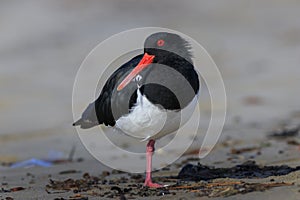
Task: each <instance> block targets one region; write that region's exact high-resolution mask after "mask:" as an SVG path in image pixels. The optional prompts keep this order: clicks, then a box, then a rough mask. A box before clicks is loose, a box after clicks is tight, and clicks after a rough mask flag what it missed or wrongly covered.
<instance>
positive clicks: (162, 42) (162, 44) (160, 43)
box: [157, 40, 165, 47]
mask: <svg viewBox="0 0 300 200" xmlns="http://www.w3.org/2000/svg"><path fill="white" fill-rule="evenodd" d="M164 44H165V41H164V40H158V41H157V46H159V47H161V46H164Z"/></svg>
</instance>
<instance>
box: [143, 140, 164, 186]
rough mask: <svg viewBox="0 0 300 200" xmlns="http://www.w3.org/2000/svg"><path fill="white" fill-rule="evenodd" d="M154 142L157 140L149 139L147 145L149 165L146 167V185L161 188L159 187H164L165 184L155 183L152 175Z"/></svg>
mask: <svg viewBox="0 0 300 200" xmlns="http://www.w3.org/2000/svg"><path fill="white" fill-rule="evenodd" d="M154 144H155V140H149V142H148V144H147V147H146V159H147V167H146V179H145V183H144V186H147V187H151V188H159V187H163V185H160V184H157V183H153V182H152V176H151V171H152V155H153V152H154Z"/></svg>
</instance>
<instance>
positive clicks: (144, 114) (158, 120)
mask: <svg viewBox="0 0 300 200" xmlns="http://www.w3.org/2000/svg"><path fill="white" fill-rule="evenodd" d="M195 100H196V101H195ZM195 100H193V102H194V103H190V105H188V106H187V107H186V108H185V109H183V110H181V111H167V110H164V109H161V108H159V107H158V106H156V105H154V104H152V103H151V102H150V101H149V100H148V99H147V98H146V97H145V96H143V95H142V94H141V93H140V91H139V90H138V97H137V103H136V105H135V106H134V107H133V108H132V111H131V112H130V113H129V114H128V115H125V116H123V117H121V118H119V119H118V120H117V121H116V128H118V129H120V130H121V131H122V132H124V133H125V134H126V135H129V136H132V137H134V138H137V139H140V140H148V139H158V138H161V137H163V136H165V135H167V134H169V133H172V132H174V131H176V130H177V129H178V128H179V127H180V125H183V124H184V123H185V122H186V121H187V120H188V119H189V117H190V116H191V114H192V113H193V111H194V108H195V105H196V103H197V98H196V97H195Z"/></svg>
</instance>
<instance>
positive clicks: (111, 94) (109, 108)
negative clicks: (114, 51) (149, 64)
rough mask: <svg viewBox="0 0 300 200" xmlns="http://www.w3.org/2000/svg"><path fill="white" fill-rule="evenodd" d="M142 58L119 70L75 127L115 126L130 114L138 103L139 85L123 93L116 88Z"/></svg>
mask: <svg viewBox="0 0 300 200" xmlns="http://www.w3.org/2000/svg"><path fill="white" fill-rule="evenodd" d="M142 57H143V55H138V56H136V57H134V58H133V59H131V60H130V61H128V62H127V63H125V64H123V65H122V66H121V67H120V68H118V69H117V70H116V71H115V72H114V73H113V74H112V75H111V76H110V77H109V78H108V80H107V81H106V83H105V84H104V86H103V88H102V91H101V93H100V95H99V97H98V98H97V99H96V100H95V101H94V102H93V103H91V104H89V106H88V107H87V108H86V110H85V111H84V112H83V114H82V116H81V119H79V120H78V121H77V122H75V123H74V124H73V125H74V126H77V125H80V126H81V128H91V127H93V126H96V125H99V124H104V125H106V126H114V125H115V123H116V120H117V119H118V118H120V117H121V116H122V115H125V114H128V113H129V111H130V109H131V107H132V106H133V105H134V104H135V103H136V96H137V95H136V90H137V84H135V83H130V84H128V85H127V86H126V87H125V88H124V89H122V90H121V91H117V90H116V88H117V86H118V84H120V83H121V81H122V80H123V79H124V78H125V77H126V76H127V75H128V74H129V73H130V72H131V70H132V69H133V68H134V67H135V66H136V65H137V64H138V63H139V61H140V60H141V59H142Z"/></svg>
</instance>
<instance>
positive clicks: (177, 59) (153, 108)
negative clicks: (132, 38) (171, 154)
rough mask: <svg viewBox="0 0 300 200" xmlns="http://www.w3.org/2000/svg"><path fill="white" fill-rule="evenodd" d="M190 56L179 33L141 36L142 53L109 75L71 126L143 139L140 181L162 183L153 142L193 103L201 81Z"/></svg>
mask: <svg viewBox="0 0 300 200" xmlns="http://www.w3.org/2000/svg"><path fill="white" fill-rule="evenodd" d="M192 58H193V53H192V48H191V44H190V43H189V42H188V41H187V40H186V39H184V38H183V37H181V36H179V35H178V34H175V33H170V32H156V33H152V34H151V35H149V36H148V37H147V38H146V39H145V41H144V48H143V53H142V54H140V55H137V56H135V57H133V58H132V59H131V60H129V61H128V62H126V63H125V64H123V65H121V66H120V67H119V68H118V69H117V70H116V71H114V72H113V73H112V74H111V75H110V77H109V78H108V79H107V81H106V83H105V84H104V86H103V88H102V91H101V93H100V95H99V97H98V98H97V99H96V100H95V101H94V102H92V103H90V104H89V105H88V106H87V108H86V109H85V111H84V112H83V113H82V116H81V118H80V119H79V120H77V121H76V122H74V123H73V126H80V128H82V129H88V128H92V127H94V126H99V125H101V126H107V127H111V128H114V129H118V130H121V131H122V132H123V133H125V134H126V135H129V136H130V137H133V138H135V139H138V140H141V141H146V142H147V145H146V177H145V182H144V186H146V187H151V188H159V187H164V185H161V184H158V183H154V182H153V181H152V173H151V172H152V156H153V153H154V151H155V142H156V140H158V139H160V138H162V137H164V136H166V135H168V134H170V133H173V132H174V131H176V130H178V129H179V128H180V126H182V123H180V120H182V118H183V117H182V116H181V114H182V111H184V110H185V109H187V107H189V105H191V104H193V102H197V99H198V94H199V88H200V86H199V85H200V81H199V75H198V73H197V71H196V69H195V67H194V64H193V60H192ZM187 120H188V118H187V119H185V121H187ZM183 123H185V122H183Z"/></svg>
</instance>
